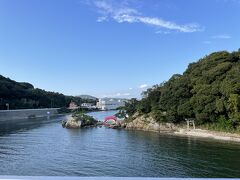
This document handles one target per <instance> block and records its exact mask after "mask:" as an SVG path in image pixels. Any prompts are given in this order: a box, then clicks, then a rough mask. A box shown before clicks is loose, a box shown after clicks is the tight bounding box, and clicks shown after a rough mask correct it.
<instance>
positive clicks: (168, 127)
mask: <svg viewBox="0 0 240 180" xmlns="http://www.w3.org/2000/svg"><path fill="white" fill-rule="evenodd" d="M126 129H134V130H143V131H153V132H165V133H167V132H169V133H172V132H175V131H178V130H179V127H178V126H176V125H174V124H173V123H159V122H156V121H155V120H154V119H153V118H152V117H144V116H138V117H134V119H133V120H132V121H131V122H127V123H126Z"/></svg>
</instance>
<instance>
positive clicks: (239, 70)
mask: <svg viewBox="0 0 240 180" xmlns="http://www.w3.org/2000/svg"><path fill="white" fill-rule="evenodd" d="M124 110H125V111H126V112H127V113H128V114H129V115H130V116H132V115H133V114H135V113H136V112H138V114H140V115H143V114H144V115H146V114H147V115H151V116H152V117H154V119H155V120H156V121H159V122H173V123H179V122H182V121H184V120H185V118H194V119H195V121H196V123H197V124H198V125H206V126H210V127H214V128H216V129H223V130H237V129H240V51H237V52H232V53H229V52H226V51H223V52H216V53H212V54H210V55H208V56H206V57H204V58H202V59H200V60H199V61H198V62H195V63H191V64H190V65H189V66H188V68H187V70H186V71H185V72H184V73H183V75H180V74H175V75H173V76H172V77H171V78H170V79H169V80H168V81H167V82H164V83H162V84H159V85H155V86H153V87H152V88H150V89H148V90H147V91H145V92H143V99H142V100H141V101H137V100H136V99H132V100H131V101H129V102H128V103H127V104H126V106H125V107H124Z"/></svg>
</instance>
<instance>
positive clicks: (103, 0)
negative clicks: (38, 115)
mask: <svg viewBox="0 0 240 180" xmlns="http://www.w3.org/2000/svg"><path fill="white" fill-rule="evenodd" d="M239 32H240V0H194V1H192V0H122V1H117V0H0V73H1V74H2V75H4V76H7V77H10V78H12V79H14V80H16V81H26V82H30V83H32V84H33V85H34V86H35V87H38V88H43V89H46V90H49V91H56V92H61V93H64V94H67V95H79V94H91V95H94V96H98V97H102V96H112V97H126V98H129V97H136V96H139V94H140V92H141V91H143V90H144V89H146V88H147V87H149V86H151V85H154V84H158V83H161V82H162V81H165V80H168V79H169V78H170V77H171V75H173V74H175V73H183V71H184V70H185V69H186V68H187V66H188V64H189V63H190V62H193V61H196V60H198V59H199V58H201V57H203V56H205V55H207V54H209V53H211V52H214V51H219V50H228V51H234V50H237V49H238V48H240V45H239V42H240V35H239Z"/></svg>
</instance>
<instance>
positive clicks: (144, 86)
mask: <svg viewBox="0 0 240 180" xmlns="http://www.w3.org/2000/svg"><path fill="white" fill-rule="evenodd" d="M146 87H148V85H147V84H142V85H140V86H139V88H140V89H144V88H146Z"/></svg>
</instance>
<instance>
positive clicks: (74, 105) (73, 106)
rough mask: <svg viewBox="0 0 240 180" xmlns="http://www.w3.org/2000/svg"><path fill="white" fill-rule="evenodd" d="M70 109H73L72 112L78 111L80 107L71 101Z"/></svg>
mask: <svg viewBox="0 0 240 180" xmlns="http://www.w3.org/2000/svg"><path fill="white" fill-rule="evenodd" d="M68 109H71V110H74V109H78V105H77V104H76V103H75V102H73V101H71V103H70V104H69V107H68Z"/></svg>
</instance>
